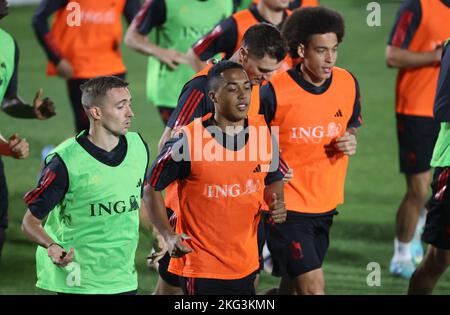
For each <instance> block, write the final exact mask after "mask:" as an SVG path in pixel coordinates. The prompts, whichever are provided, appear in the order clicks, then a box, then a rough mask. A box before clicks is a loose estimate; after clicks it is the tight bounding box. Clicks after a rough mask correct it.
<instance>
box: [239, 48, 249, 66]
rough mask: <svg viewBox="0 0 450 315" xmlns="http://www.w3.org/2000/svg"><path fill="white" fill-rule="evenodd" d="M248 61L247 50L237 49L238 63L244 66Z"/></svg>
mask: <svg viewBox="0 0 450 315" xmlns="http://www.w3.org/2000/svg"><path fill="white" fill-rule="evenodd" d="M247 60H248V49H247V48H245V47H242V46H241V47H240V48H239V63H240V64H245V63H246V62H247Z"/></svg>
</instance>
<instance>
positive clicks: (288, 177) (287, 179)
mask: <svg viewBox="0 0 450 315" xmlns="http://www.w3.org/2000/svg"><path fill="white" fill-rule="evenodd" d="M293 177H294V169H292V168H289V170H288V171H287V173H286V175H284V177H283V182H284V183H285V184H287V183H289V182H290V181H291V180H292V178H293Z"/></svg>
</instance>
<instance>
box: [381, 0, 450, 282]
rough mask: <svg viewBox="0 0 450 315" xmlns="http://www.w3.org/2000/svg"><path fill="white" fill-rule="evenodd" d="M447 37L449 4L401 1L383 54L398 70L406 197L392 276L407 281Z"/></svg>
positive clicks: (416, 246)
mask: <svg viewBox="0 0 450 315" xmlns="http://www.w3.org/2000/svg"><path fill="white" fill-rule="evenodd" d="M449 36H450V1H449V0H436V1H427V0H425V1H424V0H420V1H419V0H405V1H404V3H403V4H402V6H401V8H400V10H399V13H398V16H397V22H396V24H395V26H394V28H393V30H392V32H391V35H390V39H389V43H388V46H387V49H386V62H387V64H388V66H389V67H394V68H398V69H399V72H398V76H397V85H396V119H397V137H398V144H399V154H400V171H401V172H402V173H403V174H405V178H406V193H405V196H404V197H403V199H402V201H401V203H400V206H399V208H398V210H397V217H396V232H395V240H394V255H393V257H392V260H391V263H390V268H389V269H390V272H391V273H392V274H394V275H396V276H401V277H404V278H410V277H411V274H412V273H413V272H414V269H415V264H417V263H419V262H420V260H421V259H422V256H423V249H422V244H421V240H420V237H421V234H422V229H423V225H424V224H425V215H426V211H425V209H424V206H425V203H426V201H427V200H428V198H429V190H428V187H429V185H430V183H431V177H432V174H431V170H430V160H431V155H432V152H433V147H434V144H435V142H436V138H437V135H438V132H439V124H438V123H437V122H435V121H434V120H433V100H434V97H435V93H436V83H437V77H438V73H439V62H440V60H441V55H442V43H443V41H444V40H446V39H447V38H448V37H449Z"/></svg>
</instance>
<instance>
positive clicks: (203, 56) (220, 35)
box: [192, 16, 238, 61]
mask: <svg viewBox="0 0 450 315" xmlns="http://www.w3.org/2000/svg"><path fill="white" fill-rule="evenodd" d="M237 40H238V30H237V25H236V21H235V20H234V18H233V17H232V16H230V17H228V18H226V19H225V20H222V21H221V22H219V24H217V25H216V26H215V27H214V28H213V29H212V30H211V31H210V32H209V33H207V34H206V35H204V36H203V37H202V38H200V39H199V40H198V41H196V42H195V43H194V45H192V49H193V51H194V53H195V54H196V55H197V57H198V58H199V59H200V60H202V61H207V60H208V59H211V58H213V57H214V56H215V55H217V54H219V53H224V54H225V59H229V58H230V57H231V56H232V55H233V53H234V49H235V48H236V45H237Z"/></svg>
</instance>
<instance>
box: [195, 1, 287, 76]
mask: <svg viewBox="0 0 450 315" xmlns="http://www.w3.org/2000/svg"><path fill="white" fill-rule="evenodd" d="M288 6H289V0H261V2H260V3H258V4H257V5H252V6H251V7H250V8H249V9H246V10H243V11H240V12H237V13H235V14H233V15H232V16H230V17H228V18H227V19H225V20H223V21H222V22H220V23H219V24H217V25H216V26H215V27H214V28H213V29H212V30H211V31H210V32H209V33H208V34H206V35H205V36H203V37H202V38H200V39H199V40H198V41H197V42H196V43H195V44H194V45H193V46H192V48H191V49H190V50H189V51H188V53H187V59H188V61H189V63H190V65H191V66H192V68H193V69H194V70H195V71H200V70H202V69H203V68H204V67H205V66H206V64H205V62H206V61H207V60H208V59H210V58H213V57H214V56H215V55H217V54H218V53H222V54H224V57H225V59H230V58H231V56H232V55H233V54H234V53H235V52H236V51H237V50H238V49H239V48H240V46H241V41H242V38H243V36H244V34H245V32H246V31H247V29H248V28H249V27H250V26H252V25H255V24H258V23H261V22H266V23H269V24H272V25H275V26H277V27H278V28H279V29H281V27H282V26H283V23H284V21H285V20H286V18H287V16H288V13H289V12H288V10H287V7H288Z"/></svg>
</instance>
